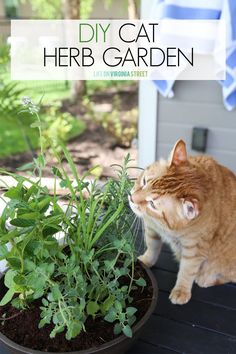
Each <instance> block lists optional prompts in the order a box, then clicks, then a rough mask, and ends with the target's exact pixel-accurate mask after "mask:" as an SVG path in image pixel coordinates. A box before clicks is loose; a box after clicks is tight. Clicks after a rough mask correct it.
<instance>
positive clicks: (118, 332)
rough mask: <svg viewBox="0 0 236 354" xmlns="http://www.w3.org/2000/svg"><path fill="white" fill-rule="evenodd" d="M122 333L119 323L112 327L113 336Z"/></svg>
mask: <svg viewBox="0 0 236 354" xmlns="http://www.w3.org/2000/svg"><path fill="white" fill-rule="evenodd" d="M121 332H122V326H121V324H120V323H116V324H115V326H114V334H115V335H116V336H117V335H118V334H120V333H121Z"/></svg>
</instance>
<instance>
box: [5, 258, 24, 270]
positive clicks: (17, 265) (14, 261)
mask: <svg viewBox="0 0 236 354" xmlns="http://www.w3.org/2000/svg"><path fill="white" fill-rule="evenodd" d="M7 262H8V263H9V265H10V267H11V268H13V269H15V270H20V269H21V262H20V260H19V258H17V257H8V258H7Z"/></svg>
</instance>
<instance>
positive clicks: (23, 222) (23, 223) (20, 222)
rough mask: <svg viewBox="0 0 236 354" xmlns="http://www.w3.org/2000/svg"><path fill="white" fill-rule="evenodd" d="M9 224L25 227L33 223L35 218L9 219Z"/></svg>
mask: <svg viewBox="0 0 236 354" xmlns="http://www.w3.org/2000/svg"><path fill="white" fill-rule="evenodd" d="M10 224H11V225H13V226H17V227H27V226H33V225H35V220H30V219H29V220H27V219H21V218H16V219H13V220H11V221H10Z"/></svg>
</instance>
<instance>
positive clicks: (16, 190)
mask: <svg viewBox="0 0 236 354" xmlns="http://www.w3.org/2000/svg"><path fill="white" fill-rule="evenodd" d="M4 196H5V197H7V198H10V199H19V200H21V199H22V197H23V191H22V185H21V184H20V185H19V186H17V187H11V188H10V189H8V191H7V192H6V193H5V194H4Z"/></svg>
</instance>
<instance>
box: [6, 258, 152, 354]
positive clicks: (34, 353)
mask: <svg viewBox="0 0 236 354" xmlns="http://www.w3.org/2000/svg"><path fill="white" fill-rule="evenodd" d="M140 264H141V265H142V267H143V268H144V270H145V271H146V273H147V275H148V277H149V279H150V280H151V284H152V288H153V295H152V299H151V304H150V307H149V308H148V310H147V312H146V313H145V315H144V316H143V317H142V318H141V320H140V321H139V322H138V323H136V325H135V326H133V327H132V332H133V334H135V333H136V332H137V331H138V330H139V329H140V328H141V327H142V326H143V325H144V324H145V323H146V322H147V320H148V319H149V317H150V316H151V314H152V313H153V311H154V309H155V307H156V303H157V295H158V287H157V281H156V278H155V276H154V274H153V272H152V271H151V270H150V269H149V268H147V267H146V266H145V265H144V264H143V263H141V262H140ZM2 276H3V274H2V275H1V276H0V279H1V277H2ZM126 340H132V338H128V337H126V336H125V335H124V334H122V335H120V336H118V337H117V338H115V339H112V340H111V341H109V342H106V343H104V344H102V345H99V346H98V347H92V348H89V349H85V350H76V351H72V352H42V351H41V350H35V349H31V348H27V347H24V346H22V345H20V344H17V343H15V342H13V341H12V340H11V339H9V338H8V337H6V336H5V335H4V334H2V333H1V332H0V341H1V342H3V343H4V344H5V345H7V346H8V347H11V348H14V349H15V350H18V351H19V352H22V353H25V354H43V353H47V354H93V353H97V352H99V351H100V350H105V349H107V348H112V347H114V346H116V345H117V344H119V343H121V342H124V341H126Z"/></svg>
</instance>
